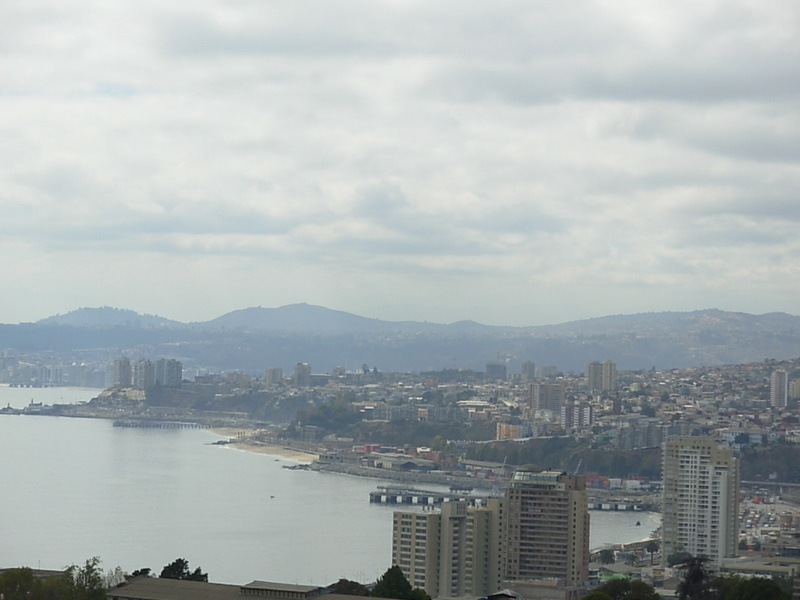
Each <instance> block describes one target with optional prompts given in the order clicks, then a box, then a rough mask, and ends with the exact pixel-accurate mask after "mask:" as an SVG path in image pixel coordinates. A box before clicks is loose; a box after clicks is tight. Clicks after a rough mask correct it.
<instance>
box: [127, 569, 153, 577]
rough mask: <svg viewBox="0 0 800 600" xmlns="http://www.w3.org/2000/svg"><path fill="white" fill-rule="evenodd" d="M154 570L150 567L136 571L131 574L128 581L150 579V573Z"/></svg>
mask: <svg viewBox="0 0 800 600" xmlns="http://www.w3.org/2000/svg"><path fill="white" fill-rule="evenodd" d="M151 571H152V569H151V568H150V567H143V568H141V569H136V570H135V571H134V572H133V573H131V574H130V577H129V578H128V579H133V578H134V577H150V572H151Z"/></svg>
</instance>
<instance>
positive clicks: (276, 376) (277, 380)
mask: <svg viewBox="0 0 800 600" xmlns="http://www.w3.org/2000/svg"><path fill="white" fill-rule="evenodd" d="M265 383H266V384H267V385H280V384H281V383H283V369H281V368H280V367H268V368H267V372H266V380H265Z"/></svg>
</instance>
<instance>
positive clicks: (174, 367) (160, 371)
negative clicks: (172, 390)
mask: <svg viewBox="0 0 800 600" xmlns="http://www.w3.org/2000/svg"><path fill="white" fill-rule="evenodd" d="M155 383H156V385H160V386H163V387H180V386H181V383H183V363H181V361H179V360H175V359H174V358H159V359H158V360H157V361H156V362H155Z"/></svg>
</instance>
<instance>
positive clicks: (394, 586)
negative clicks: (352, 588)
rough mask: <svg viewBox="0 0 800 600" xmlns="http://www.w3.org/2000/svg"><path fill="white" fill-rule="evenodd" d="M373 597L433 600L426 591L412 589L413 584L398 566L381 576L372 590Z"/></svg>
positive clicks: (401, 599) (399, 599) (400, 599)
mask: <svg viewBox="0 0 800 600" xmlns="http://www.w3.org/2000/svg"><path fill="white" fill-rule="evenodd" d="M372 595H373V596H377V597H380V598H397V599H398V600H431V597H430V596H429V595H428V594H426V593H425V591H424V590H420V589H416V590H415V589H411V584H410V583H409V582H408V579H406V576H405V575H403V571H401V570H400V567H398V566H397V565H394V566H393V567H389V568H388V569H387V570H386V572H385V573H384V574H383V575H381V576H380V578H379V579H378V582H377V583H376V584H375V587H374V588H372Z"/></svg>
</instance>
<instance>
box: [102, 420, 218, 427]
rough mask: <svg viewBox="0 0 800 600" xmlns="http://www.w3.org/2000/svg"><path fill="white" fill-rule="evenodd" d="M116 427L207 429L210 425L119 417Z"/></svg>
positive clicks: (115, 423) (115, 422)
mask: <svg viewBox="0 0 800 600" xmlns="http://www.w3.org/2000/svg"><path fill="white" fill-rule="evenodd" d="M114 427H135V428H144V429H207V428H208V427H209V426H208V425H202V424H200V423H193V422H191V421H159V420H156V419H117V420H116V421H114Z"/></svg>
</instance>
